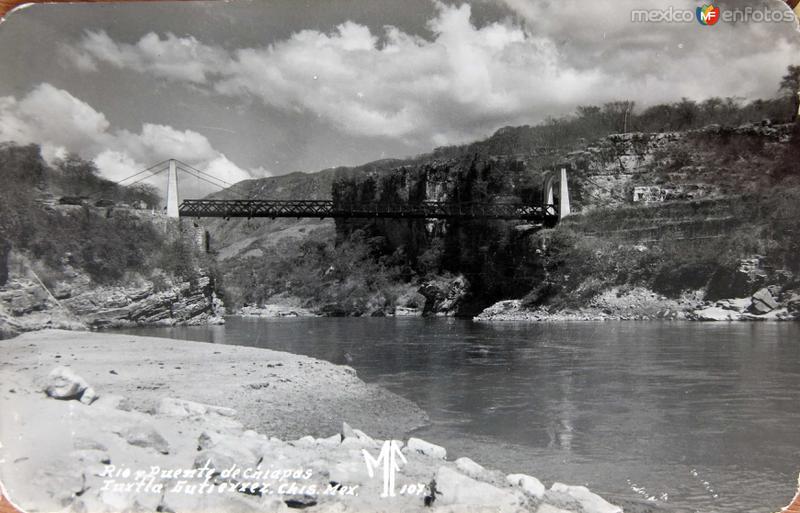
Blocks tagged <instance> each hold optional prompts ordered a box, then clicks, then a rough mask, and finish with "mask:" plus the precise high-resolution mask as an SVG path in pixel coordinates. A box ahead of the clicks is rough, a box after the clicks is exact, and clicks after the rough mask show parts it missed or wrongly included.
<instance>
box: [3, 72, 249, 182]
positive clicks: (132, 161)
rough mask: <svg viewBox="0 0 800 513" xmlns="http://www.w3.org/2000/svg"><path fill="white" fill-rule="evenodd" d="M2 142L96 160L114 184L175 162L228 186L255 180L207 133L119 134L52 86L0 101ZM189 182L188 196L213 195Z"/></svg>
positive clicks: (162, 129) (146, 128)
mask: <svg viewBox="0 0 800 513" xmlns="http://www.w3.org/2000/svg"><path fill="white" fill-rule="evenodd" d="M0 141H15V142H17V143H20V144H27V143H37V144H39V145H41V147H42V155H43V157H44V158H45V159H47V160H48V161H51V162H52V161H53V160H55V159H57V158H62V157H64V156H65V155H66V154H67V153H68V152H74V153H77V154H79V155H81V156H82V157H84V158H88V159H91V160H93V161H94V163H95V164H96V165H97V167H98V169H99V170H100V172H101V173H102V175H103V176H105V177H107V178H109V179H111V180H121V179H123V178H126V177H128V176H130V175H132V174H133V173H136V172H138V171H141V170H142V169H145V168H147V167H148V166H149V165H151V164H153V163H155V162H159V161H162V160H166V159H169V158H176V159H178V160H182V161H184V162H186V163H187V164H189V165H191V166H194V167H196V168H198V169H201V170H205V169H208V170H210V173H211V174H212V175H213V176H216V177H217V178H220V179H222V180H224V181H225V182H228V183H235V182H238V181H240V180H244V179H248V178H251V177H252V176H251V174H250V173H249V172H248V171H245V170H244V169H242V168H240V167H239V166H237V165H236V164H235V163H233V162H232V161H230V160H229V159H228V158H227V157H225V155H224V154H222V153H221V152H219V151H217V150H216V149H214V148H213V147H212V145H211V143H210V141H209V140H208V139H207V138H206V137H205V136H204V135H202V134H199V133H197V132H194V131H191V130H178V129H175V128H173V127H170V126H165V125H157V124H150V123H146V124H144V125H143V126H142V128H141V130H140V131H139V132H131V131H128V130H115V129H113V128H112V127H111V123H110V122H109V121H108V119H106V116H105V115H104V114H103V113H102V112H98V111H97V110H95V109H94V108H93V107H92V106H90V105H89V104H87V103H85V102H83V101H81V100H79V99H78V98H76V97H75V96H73V95H72V94H70V93H69V92H67V91H65V90H63V89H59V88H56V87H54V86H52V85H51V84H48V83H43V84H40V85H38V86H37V87H35V88H34V89H33V90H31V91H30V92H29V93H28V94H26V95H25V96H23V97H22V98H20V99H17V98H14V97H12V96H7V97H0ZM259 172H261V173H263V170H259ZM185 182H186V183H187V185H190V186H191V189H187V191H186V192H192V193H195V194H202V193H207V192H209V191H208V186H207V185H202V186H201V185H200V184H197V183H194V182H193V181H192V180H185Z"/></svg>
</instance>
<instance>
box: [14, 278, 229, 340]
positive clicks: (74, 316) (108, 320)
mask: <svg viewBox="0 0 800 513" xmlns="http://www.w3.org/2000/svg"><path fill="white" fill-rule="evenodd" d="M224 313H225V309H224V305H223V303H222V301H221V300H220V299H219V298H218V297H217V295H216V293H215V292H214V289H213V287H212V284H211V279H210V278H209V277H208V276H201V277H200V278H198V279H197V280H195V281H193V282H183V283H179V284H176V285H168V286H167V287H166V288H165V289H164V290H156V289H155V286H154V284H153V283H152V282H149V281H145V282H143V283H142V284H140V285H132V286H128V287H122V286H101V285H96V284H93V283H92V282H91V281H90V280H89V279H88V278H87V277H86V276H85V275H80V274H77V273H74V274H73V276H72V277H71V279H68V280H61V281H58V282H57V283H55V284H54V285H53V286H52V287H51V289H49V290H48V289H46V288H45V287H44V286H43V284H41V283H40V282H38V281H37V280H34V279H27V278H14V279H12V280H10V281H9V283H7V284H6V286H5V287H2V288H0V329H1V328H2V327H3V326H5V327H6V330H8V331H9V332H10V333H12V334H13V333H19V332H22V331H31V330H36V329H43V328H54V327H58V328H67V329H80V328H86V327H91V328H105V327H117V326H126V325H145V324H159V325H176V324H183V325H188V324H221V323H223V322H224V320H223V319H222V315H224Z"/></svg>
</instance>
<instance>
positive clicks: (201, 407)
mask: <svg viewBox="0 0 800 513" xmlns="http://www.w3.org/2000/svg"><path fill="white" fill-rule="evenodd" d="M156 413H157V414H159V415H166V416H169V417H190V416H193V415H206V414H208V413H215V414H217V415H222V416H223V417H233V416H234V415H236V410H234V409H233V408H226V407H224V406H211V405H208V404H202V403H196V402H194V401H187V400H185V399H175V398H173V397H164V398H163V399H161V401H160V402H159V403H158V406H157V407H156Z"/></svg>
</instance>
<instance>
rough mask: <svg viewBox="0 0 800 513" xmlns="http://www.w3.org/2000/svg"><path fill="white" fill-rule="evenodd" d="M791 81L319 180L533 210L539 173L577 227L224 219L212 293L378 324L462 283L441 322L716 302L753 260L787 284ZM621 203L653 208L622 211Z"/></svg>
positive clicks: (614, 110)
mask: <svg viewBox="0 0 800 513" xmlns="http://www.w3.org/2000/svg"><path fill="white" fill-rule="evenodd" d="M798 82H800V68H796V67H792V68H790V69H789V71H788V73H787V75H786V77H784V80H783V82H782V83H781V86H780V90H779V94H778V96H776V98H773V99H767V100H758V101H754V102H750V103H747V104H743V103H741V102H740V101H738V100H736V99H731V98H724V99H723V98H710V99H708V100H706V101H703V102H695V101H691V100H688V99H682V100H680V101H678V102H674V103H671V104H664V105H656V106H651V107H648V108H646V109H644V110H638V109H635V106H634V105H633V104H632V103H630V102H612V103H608V104H605V105H602V106H584V107H580V108H578V109H577V111H576V113H575V114H574V115H573V116H569V117H566V118H562V119H554V120H548V121H547V122H545V123H542V124H541V125H538V126H534V127H529V126H525V127H514V128H512V127H508V128H504V129H501V130H498V131H497V132H496V133H495V134H494V135H493V136H491V137H489V138H488V139H486V140H485V141H479V142H476V143H473V144H469V145H464V146H457V147H447V148H438V149H436V150H435V151H434V152H433V153H431V154H429V155H421V156H418V157H415V158H411V159H406V160H398V161H381V162H376V163H373V164H369V165H365V166H360V167H356V168H349V169H337V170H328V171H325V172H323V173H322V174H324V177H325V180H324V182H325V184H324V186H325V187H327V186H330V194H331V197H332V198H333V199H334V201H336V202H338V203H340V204H347V203H352V202H370V203H372V202H378V203H398V202H402V203H406V202H408V203H418V202H422V201H454V202H469V201H481V202H493V201H522V202H536V201H538V200H539V198H540V197H541V196H540V195H541V184H542V181H543V178H544V176H545V174H546V173H547V172H548V171H550V170H553V169H556V168H558V167H566V168H568V169H569V174H570V189H571V196H572V198H571V199H572V202H573V207H574V210H575V211H576V212H577V215H575V216H574V217H573V218H571V220H569V221H568V222H565V223H564V224H562V225H561V226H559V227H558V228H556V229H555V230H544V231H540V232H537V231H536V230H535V229H534V227H530V226H525V225H520V224H519V223H515V222H503V221H485V222H453V221H448V222H444V221H435V222H430V221H421V220H380V219H376V220H358V219H356V220H338V221H337V222H336V223H335V234H334V231H333V230H332V227H331V223H330V222H327V221H326V222H320V223H319V224H313V225H305V224H303V225H302V226H303V227H304V228H307V229H306V230H305V231H304V232H298V231H296V230H295V231H294V232H292V237H290V238H285V237H284V235H285V233H287V232H289V231H290V227H291V226H301V225H299V224H292V221H289V220H282V221H281V220H278V221H272V222H271V221H265V222H263V224H259V227H254V228H252V229H250V230H248V231H247V232H246V233H247V235H245V234H244V233H239V229H240V227H242V226H250V225H251V224H252V225H255V224H257V223H255V222H250V221H237V223H239V225H238V226H233V225H231V224H228V225H226V226H227V227H228V229H227V230H226V231H225V232H224V233H221V234H220V235H221V236H222V237H224V238H225V239H226V243H225V244H223V246H226V247H225V248H224V249H223V251H224V252H225V258H226V263H227V264H228V265H230V267H231V270H229V271H226V284H227V286H228V292H229V294H230V295H231V296H232V297H235V298H237V300H236V301H237V303H240V304H241V303H250V304H261V303H265V302H270V301H272V300H274V299H275V298H278V299H280V297H282V296H285V295H288V294H291V295H293V296H296V298H297V299H299V301H300V302H301V303H303V304H302V306H305V307H309V308H312V309H317V311H320V312H323V313H324V312H329V313H330V312H335V313H336V314H343V313H347V314H355V315H363V314H368V313H370V312H373V313H374V312H375V310H376V308H377V309H381V308H384V309H385V311H386V312H389V313H390V312H391V311H392V306H393V305H399V306H404V301H405V300H406V299H407V298H408V297H409V295H410V294H409V291H411V292H413V291H419V292H424V291H425V290H426V283H431V282H432V281H435V280H437V279H439V278H440V277H442V276H452V277H454V276H463V277H464V278H465V279H466V282H467V283H468V287H467V293H466V296H465V297H464V298H463V300H462V301H460V302H459V307H458V308H457V309H456V310H455V311H454V313H457V314H461V315H471V314H474V313H476V312H477V311H479V310H480V309H481V308H483V307H485V306H487V305H488V304H490V303H492V302H494V301H497V300H500V299H506V298H523V297H524V298H525V303H526V304H528V305H532V306H533V305H542V304H547V305H552V306H553V307H569V306H574V305H579V304H581V303H584V302H586V301H589V300H590V299H591V298H592V297H594V296H595V295H597V294H599V293H601V292H602V291H604V290H608V289H609V288H610V287H619V286H623V287H647V288H648V289H652V290H656V291H658V292H661V293H664V294H667V295H668V296H670V297H675V296H677V295H680V294H681V293H682V291H685V290H688V289H704V290H706V289H707V290H708V291H710V293H711V296H713V295H715V294H716V295H717V296H719V297H723V295H724V294H725V293H733V291H731V290H728V291H723V290H721V288H720V287H721V284H722V283H724V282H725V280H726V279H725V276H728V277H729V276H730V273H731V272H733V269H735V267H736V266H737V265H738V264H739V263H740V261H741V260H742V259H746V258H751V257H754V256H757V257H759V258H760V259H761V262H762V264H763V265H766V266H768V267H770V268H773V269H775V270H781V271H786V272H787V273H790V274H791V273H795V274H796V273H797V271H798V265H797V257H796V255H797V254H798V251H797V249H798V241H797V234H796V233H795V232H794V228H793V227H792V226H791V224H792V221H791V220H792V219H795V218H796V216H797V214H798V212H797V211H796V209H797V207H796V205H797V204H798V203H797V200H798V198H800V193H798V191H800V178H798V173H799V172H798V168H799V167H800V166H798V164H797V163H798V162H800V139H799V138H798V134H797V131H796V129H794V128H793V125H790V124H788V122H789V121H790V119H791V117H792V112H793V111H794V110H796V109H795V107H794V98H793V93H794V91H796V90H797V85H798ZM306 176H307V177H308V178H307V180H311V177H312V176H315V175H306ZM298 180H299V181H300V182H304V183H307V182H306V181H304V180H303V176H302V175H293V178H292V182H291V183H290V184H288V186H286V184H283V182H284V181H285V180H284V179H283V177H277V178H274V179H266V180H260V181H255V182H253V183H251V184H247V185H245V186H243V187H242V190H239V191H237V192H238V193H239V195H241V193H242V192H244V193H245V196H253V194H251V193H253V191H254V190H255V189H256V184H257V188H258V190H259V191H260V192H261V193H262V194H267V195H268V196H269V197H273V196H274V195H272V194H270V191H273V192H278V193H279V195H280V194H290V195H291V194H292V191H294V190H295V189H297V188H298V187H300V188H302V187H303V186H300V185H298V184H297V183H296V182H298ZM640 189H644V190H645V193H641V192H639V191H640ZM247 191H249V192H247ZM327 192H328V191H324V190H320V191H316V192H315V194H316V195H315V196H314V197H327V196H326V194H327ZM638 194H645V195H646V194H651V195H652V194H654V195H656V196H659V197H658V198H655V199H652V200H649V199H645V200H641V199H640V200H638V201H639V202H638V203H634V198H635V197H637V195H638ZM232 226H233V228H234V229H230V228H231V227H232ZM265 227H270V228H265ZM273 238H274V239H275V240H274V241H273V240H271V239H273ZM238 241H243V242H242V243H241V244H239V243H238ZM232 248H235V250H233V249H232ZM346 269H349V270H350V271H348V272H345V273H344V274H342V275H339V274H338V272H339V271H342V270H346ZM401 296H402V297H401ZM711 296H709V297H711ZM354 298H359V299H354ZM335 304H336V305H339V307H338V308H334V307H333V306H332V305H335ZM323 305H325V308H322V306H323ZM367 305H369V306H367ZM381 305H383V307H382V306H381ZM451 313H453V312H451Z"/></svg>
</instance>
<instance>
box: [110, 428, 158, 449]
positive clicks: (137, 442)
mask: <svg viewBox="0 0 800 513" xmlns="http://www.w3.org/2000/svg"><path fill="white" fill-rule="evenodd" d="M115 433H116V434H117V435H119V436H120V437H122V438H123V439H124V440H125V441H126V442H128V443H129V444H131V445H133V446H136V447H142V448H145V449H147V448H149V449H153V450H155V451H158V452H160V453H161V454H169V442H167V440H166V439H165V438H164V437H163V436H161V434H160V433H159V432H158V431H156V430H155V428H153V427H152V426H147V425H145V424H137V425H134V426H128V427H126V428H125V429H122V430H120V431H115Z"/></svg>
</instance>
